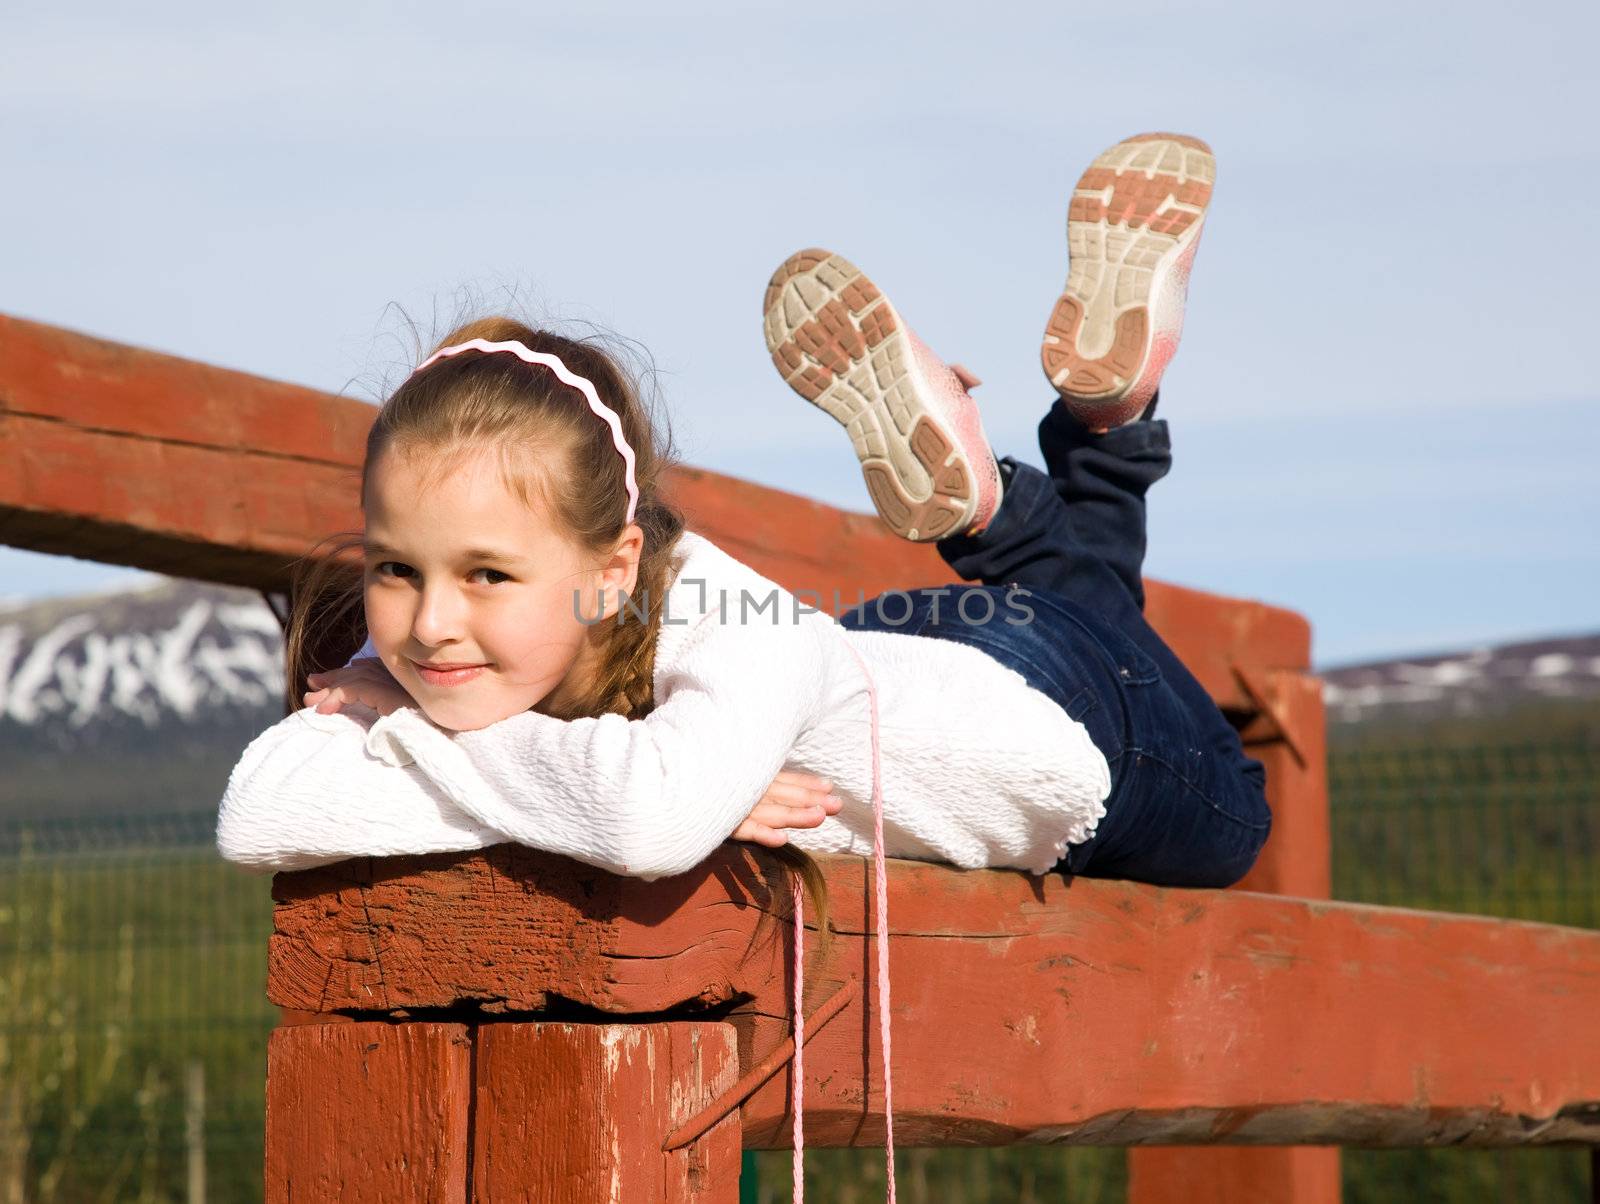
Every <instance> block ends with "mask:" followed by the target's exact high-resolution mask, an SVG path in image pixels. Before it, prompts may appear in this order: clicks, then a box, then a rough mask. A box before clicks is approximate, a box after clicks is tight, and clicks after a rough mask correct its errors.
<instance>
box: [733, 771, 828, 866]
mask: <svg viewBox="0 0 1600 1204" xmlns="http://www.w3.org/2000/svg"><path fill="white" fill-rule="evenodd" d="M832 789H833V783H831V782H829V781H828V779H827V778H820V777H818V776H817V775H816V774H814V773H801V772H800V771H799V770H794V769H784V770H780V771H779V773H778V776H777V777H775V778H773V779H772V785H770V786H768V787H767V792H766V793H765V794H763V795H762V796H761V801H760V802H758V803H757V804H756V805H755V808H754V810H752V811H751V812H750V816H749V818H748V819H746V820H745V821H744V822H743V823H742V824H740V825H739V826H738V827H737V828H735V829H734V830H733V839H734V840H748V841H750V842H751V843H752V844H759V845H765V846H766V847H767V848H769V849H776V848H780V847H782V846H783V845H786V844H788V843H789V834H788V832H787V831H785V829H786V828H815V827H817V826H818V825H819V824H821V823H822V821H823V820H824V819H825V818H827V817H828V816H830V815H837V814H838V813H839V808H840V807H842V806H844V800H843V799H841V798H840V797H839V796H838V795H836V794H832V793H830V792H831V791H832Z"/></svg>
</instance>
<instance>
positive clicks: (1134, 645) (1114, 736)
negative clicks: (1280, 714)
mask: <svg viewBox="0 0 1600 1204" xmlns="http://www.w3.org/2000/svg"><path fill="white" fill-rule="evenodd" d="M1039 447H1040V450H1041V451H1042V452H1043V453H1044V461H1045V465H1046V466H1047V468H1048V469H1049V475H1046V474H1044V473H1041V472H1040V471H1039V470H1038V469H1036V468H1033V467H1031V466H1030V465H1027V464H1020V463H1018V462H1016V461H1015V460H1012V459H1011V458H1010V457H1006V458H1005V459H1004V460H1003V461H1002V471H1003V472H1004V473H1006V474H1007V481H1006V486H1005V496H1004V498H1003V499H1002V501H1001V505H1000V510H999V512H998V513H997V514H996V515H995V518H994V521H993V522H991V523H990V525H989V527H988V528H987V529H986V530H985V531H983V533H982V534H979V535H974V536H966V535H961V536H955V537H952V538H950V539H945V540H942V541H940V543H939V544H938V548H939V552H940V554H941V555H943V557H944V558H945V562H946V563H947V564H949V565H950V567H951V568H952V569H954V570H955V572H956V573H957V574H959V575H960V576H961V577H962V578H963V579H964V580H968V581H979V582H982V584H981V585H973V586H961V585H958V586H949V587H943V588H940V589H922V590H913V591H909V599H910V601H909V606H908V603H907V601H906V597H905V596H901V597H893V598H891V597H889V596H887V595H884V596H883V602H884V604H883V606H882V607H879V605H878V602H879V599H872V600H870V601H868V602H867V603H866V604H865V605H863V606H861V607H858V608H856V609H854V610H852V611H849V612H847V613H846V614H844V615H842V616H841V617H840V620H839V621H840V622H841V623H842V624H843V625H844V626H846V627H852V628H864V629H869V630H877V631H900V632H905V633H907V634H911V635H923V636H932V637H935V638H938V639H947V640H954V641H956V642H958V643H963V644H970V645H972V646H973V647H976V648H981V649H982V650H983V651H984V652H987V653H988V654H989V655H990V656H992V657H994V658H995V659H996V660H998V661H999V662H1000V663H1001V664H1004V665H1007V666H1009V667H1010V668H1012V669H1015V670H1016V671H1017V672H1018V673H1020V674H1021V675H1022V676H1023V678H1024V679H1025V680H1026V681H1027V682H1028V684H1029V685H1031V686H1033V687H1034V688H1036V689H1038V690H1041V691H1043V692H1044V693H1045V694H1047V695H1049V696H1050V697H1051V698H1053V699H1054V700H1055V701H1056V702H1057V703H1059V704H1060V705H1061V707H1062V708H1063V709H1065V710H1066V712H1067V714H1068V715H1070V716H1072V718H1074V719H1076V720H1078V721H1079V722H1080V723H1082V724H1084V726H1085V727H1086V728H1087V729H1088V732H1089V735H1090V737H1091V738H1092V739H1093V740H1094V742H1095V745H1096V747H1098V748H1099V749H1100V751H1101V752H1103V753H1104V754H1105V757H1106V760H1107V761H1108V762H1109V763H1110V766H1111V795H1110V797H1109V798H1108V799H1107V800H1106V815H1105V818H1104V819H1102V820H1101V821H1100V825H1099V828H1098V829H1097V831H1096V832H1095V834H1094V836H1093V837H1091V838H1090V839H1089V840H1087V841H1084V842H1083V843H1082V844H1077V845H1072V846H1069V848H1068V849H1067V855H1066V857H1065V858H1064V859H1063V861H1062V862H1061V864H1060V866H1058V868H1060V869H1063V870H1066V871H1067V872H1069V873H1073V874H1084V875H1087V876H1091V877H1101V878H1132V879H1136V880H1137V881H1140V882H1153V883H1157V884H1160V885H1165V886H1213V887H1215V886H1228V885H1230V884H1232V883H1234V882H1237V881H1238V880H1239V879H1240V878H1242V877H1243V876H1244V874H1245V872H1246V871H1247V870H1248V869H1249V868H1250V866H1251V865H1252V864H1253V863H1254V862H1255V859H1256V855H1257V854H1258V853H1259V852H1260V851H1261V846H1262V844H1263V843H1264V842H1265V841H1266V838H1267V831H1268V829H1269V828H1270V827H1271V824H1272V816H1271V812H1270V811H1269V810H1268V808H1267V801H1266V795H1265V783H1266V775H1265V773H1264V772H1263V770H1262V767H1261V763H1260V762H1259V761H1256V760H1253V759H1252V758H1250V757H1248V756H1246V755H1245V752H1244V748H1243V746H1242V745H1241V744H1240V742H1239V736H1238V734H1237V733H1236V732H1235V731H1234V730H1233V727H1232V726H1231V725H1230V724H1229V723H1228V721H1227V719H1226V718H1224V717H1223V715H1222V712H1221V711H1219V710H1218V709H1217V707H1216V704H1215V703H1213V702H1212V701H1211V698H1210V696H1209V695H1208V694H1207V693H1206V692H1205V690H1204V688H1202V687H1201V685H1200V683H1199V682H1197V681H1195V679H1194V677H1193V676H1192V675H1191V674H1190V673H1189V671H1188V670H1187V669H1186V668H1184V666H1183V664H1182V662H1181V661H1179V660H1178V658H1177V656H1175V655H1174V654H1173V652H1172V650H1171V649H1170V648H1168V647H1167V646H1166V644H1165V643H1164V642H1163V641H1162V639H1161V637H1160V636H1158V635H1157V634H1156V633H1155V631H1154V629H1152V628H1151V626H1150V625H1149V623H1147V622H1146V621H1145V618H1144V582H1143V578H1142V576H1141V571H1142V567H1143V564H1144V553H1145V501H1144V498H1145V492H1146V490H1148V489H1149V488H1150V486H1151V485H1153V484H1154V483H1155V482H1156V481H1158V480H1160V479H1161V478H1162V477H1163V476H1165V475H1166V473H1167V470H1168V469H1169V468H1170V467H1171V466H1172V452H1171V444H1170V442H1169V439H1168V432H1167V424H1166V423H1165V422H1164V421H1160V420H1150V421H1140V422H1133V423H1130V424H1128V425H1127V426H1122V427H1118V428H1116V429H1114V430H1111V431H1108V432H1106V433H1105V434H1103V435H1093V434H1090V433H1089V432H1088V431H1087V430H1085V429H1084V428H1083V427H1082V426H1081V425H1080V424H1079V423H1078V422H1077V421H1076V420H1075V419H1074V418H1073V417H1072V416H1071V415H1070V414H1069V413H1068V412H1067V410H1066V408H1065V407H1064V406H1062V405H1061V403H1060V402H1059V401H1058V402H1056V403H1054V404H1053V405H1052V406H1051V408H1050V412H1049V413H1047V414H1046V415H1045V417H1044V419H1043V420H1042V421H1041V422H1040V424H1039ZM980 595H987V597H984V596H980ZM1024 609H1026V611H1029V612H1031V616H1025V614H1024ZM908 610H909V613H908ZM902 617H903V618H902Z"/></svg>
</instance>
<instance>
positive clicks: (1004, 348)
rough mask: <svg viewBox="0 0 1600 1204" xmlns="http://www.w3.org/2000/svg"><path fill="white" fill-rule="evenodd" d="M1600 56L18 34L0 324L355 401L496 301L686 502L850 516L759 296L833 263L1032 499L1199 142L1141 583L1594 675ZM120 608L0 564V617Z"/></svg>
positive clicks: (1545, 47)
mask: <svg viewBox="0 0 1600 1204" xmlns="http://www.w3.org/2000/svg"><path fill="white" fill-rule="evenodd" d="M975 12H981V19H979V18H975V17H974V15H973V14H974V13H975ZM1597 44H1600V6H1597V5H1595V4H1593V3H1566V4H1539V3H1534V4H1524V5H1521V6H1518V7H1517V8H1516V9H1512V8H1511V6H1508V5H1478V4H1459V3H1458V4H1410V5H1396V4H1393V3H1384V4H1374V3H1348V4H1341V5H1335V6H1319V7H1317V8H1312V7H1311V6H1306V5H1284V4H1281V3H1278V4H1264V3H1263V4H1230V5H1227V6H1212V5H1203V4H1194V3H1182V4H1176V3H1155V4H1150V3H1145V4H1140V5H1138V6H1136V7H1130V6H1109V7H1108V6H1105V5H1092V6H1091V5H1005V4H990V5H985V6H981V8H974V6H970V5H961V6H954V5H950V6H943V5H929V4H919V5H872V6H867V5H861V6H839V5H830V4H826V3H822V4H817V3H813V4H808V5H804V6H787V7H784V8H781V9H780V8H764V9H758V8H756V7H755V6H752V5H749V4H731V3H730V4H710V3H678V4H673V5H642V4H640V5H599V4H596V5H581V6H562V7H561V8H559V9H558V8H555V7H554V6H538V5H531V4H527V3H523V4H517V5H512V4H505V5H491V4H468V5H464V6H462V5H454V6H448V7H447V6H445V5H442V4H437V5H426V6H424V5H419V4H387V5H377V4H368V5H359V4H356V5H348V4H347V5H340V6H331V5H326V4H317V5H311V4H277V5H271V6H258V7H256V8H254V9H241V8H240V7H239V6H226V5H222V6H219V5H216V4H210V3H208V4H204V5H201V4H182V5H157V6H155V7H154V8H152V7H149V6H139V7H135V8H128V7H127V6H110V5H105V4H95V5H87V6H77V7H76V8H74V9H73V10H72V11H70V12H68V11H66V10H62V11H42V10H38V9H32V10H30V11H27V12H25V13H24V12H21V11H19V10H17V9H15V8H13V9H11V10H9V11H7V12H6V13H5V14H4V15H0V173H3V179H4V181H5V184H4V187H3V188H0V229H3V230H5V231H6V236H5V238H4V239H3V240H0V310H3V311H4V312H8V313H13V314H20V315H24V316H27V317H31V318H36V319H41V320H44V321H47V322H54V323H58V324H61V325H65V326H70V327H74V328H77V329H80V330H86V331H90V332H92V333H94V334H98V335H102V336H105V337H108V338H112V339H117V340H120V341H124V342H129V343H136V344H142V345H146V346H152V347H157V348H160V349H163V350H167V351H172V352H176V353H179V354H182V355H186V356H190V357H193V358H198V359H203V360H209V361H212V362H215V363H220V364H226V365H229V366H231V367H237V368H243V369H247V370H249V371H253V372H259V373H263V374H266V375H269V376H274V377H279V378H283V379H286V380H293V381H297V382H302V383H306V384H311V385H315V386H318V387H322V388H327V389H334V390H339V389H346V390H348V391H350V392H352V393H355V394H357V395H370V394H371V392H372V391H373V389H374V388H375V387H376V385H375V383H374V382H377V381H381V380H382V379H384V378H385V377H386V376H388V377H392V376H393V375H394V374H395V373H396V372H398V371H401V370H403V367H404V353H403V351H402V349H401V347H400V345H399V343H398V341H397V340H396V339H395V338H394V337H393V335H394V332H395V331H396V329H397V323H396V321H395V319H394V317H393V315H392V313H391V312H389V311H388V310H387V309H386V307H387V306H388V305H389V304H390V303H391V302H399V303H401V304H402V305H403V306H405V307H406V308H407V309H408V310H410V311H411V312H413V313H416V314H420V315H421V316H423V317H424V318H425V319H426V318H427V317H428V316H429V315H430V314H431V313H432V312H433V311H434V310H435V308H439V309H441V310H442V311H444V312H445V313H446V314H447V315H448V312H449V311H450V310H451V309H452V307H453V305H454V299H455V297H456V295H457V291H458V289H460V288H461V287H462V286H469V287H473V288H476V289H478V290H479V291H480V292H481V293H482V294H483V295H484V296H486V297H488V298H489V299H490V301H491V302H492V301H493V299H494V298H495V297H496V296H498V295H501V291H502V290H506V289H509V290H512V291H514V292H515V293H516V294H517V295H519V296H521V297H523V298H525V299H527V300H528V301H529V302H530V303H531V304H532V306H533V308H534V310H535V312H536V313H537V314H540V315H544V316H548V317H556V318H577V319H587V320H592V321H597V322H600V323H602V324H604V325H605V326H607V327H610V328H612V329H614V330H616V331H618V332H620V333H622V334H625V335H628V336H630V337H632V338H635V339H637V340H639V341H640V342H642V343H643V344H644V345H645V346H646V347H648V348H649V349H650V351H651V352H652V353H653V354H654V356H655V358H656V360H657V362H658V364H659V366H660V369H661V372H662V376H661V381H660V384H661V388H662V392H663V394H664V397H665V399H666V401H667V403H668V405H669V406H670V410H671V413H672V415H673V419H674V424H675V428H676V432H677V435H678V438H679V441H680V445H681V448H682V451H683V452H684V454H685V456H686V458H687V459H688V460H689V461H690V462H692V463H696V464H702V465H705V466H708V467H711V468H715V469H719V470H722V471H726V472H732V473H736V474H738V475H741V476H745V477H749V478H752V479H755V480H758V481H762V482H765V483H768V484H772V485H776V486H779V487H782V488H786V489H791V490H795V491H798V492H802V493H807V494H810V495H812V496H816V497H820V498H823V499H825V500H827V501H830V502H834V503H837V504H840V505H845V506H850V507H853V508H858V509H864V508H867V506H868V504H869V503H868V501H867V496H866V492H865V490H864V488H863V487H862V485H861V483H860V478H859V475H858V473H857V470H856V465H855V461H854V458H853V457H852V456H851V455H850V453H849V450H848V445H847V442H846V440H845V439H844V438H843V435H842V432H840V431H839V429H838V428H837V427H836V426H834V425H833V424H832V423H831V422H830V421H829V420H828V419H826V418H824V417H823V416H822V415H820V414H818V413H817V412H815V411H814V410H812V409H810V408H809V407H808V406H806V405H804V404H803V403H801V402H799V401H798V400H797V399H795V398H794V397H793V396H792V395H791V394H789V393H788V392H787V390H785V389H784V388H783V387H782V385H781V384H780V383H779V382H778V380H777V377H776V375H775V374H774V373H773V371H772V369H771V367H770V365H769V364H768V363H767V360H766V356H765V351H764V348H763V346H762V341H761V335H760V329H759V302H760V297H761V292H762V289H763V286H764V285H765V282H766V279H767V276H768V274H769V273H770V272H771V270H772V269H773V268H774V267H775V266H776V265H777V264H778V262H779V261H781V260H782V259H783V258H784V257H785V256H786V255H787V254H788V253H789V252H790V251H792V250H794V249H796V248H799V247H802V246H809V245H821V246H827V247H830V248H833V249H835V250H839V251H842V252H844V253H845V254H846V255H848V256H849V257H851V258H852V259H854V260H855V261H856V262H857V263H859V264H860V265H861V266H862V267H864V268H865V269H866V270H867V271H868V272H869V273H871V274H872V275H873V277H874V278H875V279H876V280H877V281H878V282H879V283H880V284H881V285H883V286H884V287H885V288H886V289H887V290H888V291H889V293H890V295H891V296H892V297H893V298H894V299H895V301H896V303H897V305H898V306H899V308H900V309H901V311H902V313H904V314H905V315H906V317H907V318H908V320H909V321H911V322H912V323H913V324H914V325H915V326H916V327H917V328H918V331H919V332H920V333H921V334H922V335H923V337H924V338H925V339H926V340H927V341H928V342H929V343H930V344H931V345H932V346H934V347H935V348H936V349H937V350H939V351H940V352H941V353H943V354H944V355H946V357H947V358H951V359H956V360H960V361H962V362H964V363H966V364H967V365H968V366H970V367H971V368H972V369H974V370H975V371H976V372H977V373H978V374H979V375H980V376H982V377H983V378H984V380H985V381H986V383H985V385H984V387H983V388H982V389H981V390H980V391H979V393H978V396H979V399H980V400H981V401H982V402H983V403H984V408H985V417H986V422H987V424H988V427H989V431H990V435H991V437H992V439H993V441H994V442H995V444H996V445H997V447H998V448H999V449H1000V450H1001V451H1011V452H1014V453H1016V454H1019V455H1021V456H1022V457H1023V458H1025V459H1030V460H1033V461H1034V462H1038V458H1039V457H1038V450H1037V447H1036V445H1035V442H1034V434H1033V432H1034V425H1035V423H1036V421H1037V419H1038V415H1039V413H1040V412H1041V410H1042V408H1043V405H1044V402H1045V400H1046V399H1047V398H1048V396H1049V394H1048V392H1047V391H1046V390H1045V389H1044V388H1043V387H1042V386H1043V378H1042V376H1041V375H1040V373H1039V368H1038V363H1037V351H1038V341H1039V335H1040V332H1041V330H1042V326H1043V322H1044V318H1045V315H1046V312H1047V310H1048V307H1049V305H1050V303H1051V301H1052V300H1053V299H1054V297H1055V295H1056V293H1057V291H1058V290H1059V288H1060V285H1061V281H1062V279H1063V278H1064V275H1065V270H1066V260H1065V250H1064V240H1063V220H1064V213H1065V197H1066V194H1067V190H1068V189H1069V188H1070V186H1071V184H1072V182H1073V180H1075V179H1076V177H1077V175H1078V173H1079V172H1080V171H1081V169H1082V167H1083V166H1084V164H1085V163H1086V162H1087V161H1088V159H1089V158H1090V157H1092V156H1093V155H1094V154H1095V153H1096V152H1097V151H1098V150H1100V149H1101V148H1102V147H1103V146H1105V145H1107V144H1109V143H1111V142H1114V141H1116V140H1117V139H1118V138H1120V137H1123V136H1124V135H1126V134H1129V133H1133V132H1137V131H1140V130H1147V129H1176V130H1181V131H1186V132H1190V133H1195V134H1199V135H1201V136H1203V137H1205V138H1207V139H1208V140H1209V141H1210V142H1211V143H1212V145H1213V147H1214V148H1215V150H1216V151H1217V155H1218V160H1219V167H1218V187H1217V192H1216V197H1215V200H1214V203H1213V210H1212V216H1211V219H1210V221H1209V223H1208V226H1207V233H1206V237H1205V245H1204V246H1203V248H1202V250H1201V253H1200V256H1199V259H1198V262H1197V264H1196V273H1195V279H1194V285H1193V289H1192V293H1191V306H1190V312H1189V321H1188V325H1187V327H1186V329H1185V336H1184V344H1183V348H1182V350H1181V351H1180V353H1179V356H1178V359H1177V361H1176V362H1175V364H1174V366H1173V368H1172V370H1171V372H1170V374H1169V377H1168V382H1169V385H1168V388H1167V390H1166V392H1165V394H1164V397H1163V409H1164V412H1165V413H1166V415H1167V416H1168V417H1169V418H1170V419H1171V420H1172V423H1173V428H1174V438H1175V440H1176V443H1177V452H1178V463H1177V466H1176V467H1175V469H1174V472H1173V475H1172V476H1171V477H1170V478H1169V479H1168V480H1167V481H1166V482H1164V483H1163V484H1162V485H1161V486H1160V487H1159V490H1158V492H1156V493H1155V494H1153V495H1152V535H1151V552H1150V562H1149V570H1150V572H1151V574H1152V575H1156V576H1161V577H1165V578H1167V579H1170V580H1176V581H1180V582H1184V583H1186V584H1191V585H1196V586H1200V587H1203V588H1207V589H1213V590H1218V591H1222V592H1228V593H1238V594H1247V595H1251V596H1256V597H1261V598H1264V599H1267V600H1270V601H1274V602H1278V603H1282V604H1285V605H1289V606H1293V607H1295V608H1297V609H1300V610H1303V611H1305V612H1306V613H1308V614H1309V615H1310V616H1311V618H1312V620H1313V623H1314V624H1315V626H1316V631H1317V658H1318V660H1319V662H1320V663H1324V664H1326V663H1333V662H1338V661H1347V660H1351V659H1355V658H1363V657H1367V656H1377V655H1383V654H1388V653H1392V652H1405V651H1421V650H1426V649H1431V648H1441V647H1449V646H1454V645H1457V644H1460V643H1463V642H1470V641H1478V640H1486V639H1500V638H1514V637H1517V636H1521V635H1531V634H1540V633H1545V632H1555V631H1581V630H1592V629H1595V628H1597V627H1600V613H1597V607H1596V603H1595V601H1594V599H1595V598H1596V597H1597V596H1600V567H1597V566H1600V534H1597V527H1600V523H1597V521H1596V520H1597V519H1600V506H1597V501H1600V490H1597V487H1596V485H1595V472H1594V469H1593V466H1592V460H1593V457H1594V455H1595V448H1596V445H1597V443H1600V438H1597V437H1600V420H1597V417H1596V413H1597V410H1596V404H1595V403H1596V400H1597V398H1600V388H1597V387H1596V385H1595V383H1594V378H1593V374H1592V370H1591V368H1590V365H1589V364H1588V363H1587V357H1588V352H1589V349H1590V348H1591V347H1593V346H1594V345H1595V342H1596V339H1595V332H1594V326H1595V322H1596V319H1597V317H1600V313H1597V308H1600V307H1597V305H1596V302H1595V295H1596V294H1595V288H1596V281H1597V280H1600V223H1597V220H1596V217H1595V211H1594V206H1595V198H1596V197H1597V196H1600V139H1597V136H1596V133H1595V126H1594V115H1595V114H1596V113H1600V82H1597V80H1600V70H1597V66H1596V61H1595V57H1596V51H1595V47H1596V46H1597ZM113 578H114V571H113V570H110V569H106V568H104V567H101V566H92V565H79V564H76V563H75V562H70V561H58V560H52V559H46V558H42V557H36V556H31V555H27V554H23V553H19V552H15V551H8V550H0V595H32V594H44V593H52V592H66V591H71V590H77V589H80V588H91V587H94V586H97V585H99V584H102V583H104V582H106V581H107V580H109V579H113Z"/></svg>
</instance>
